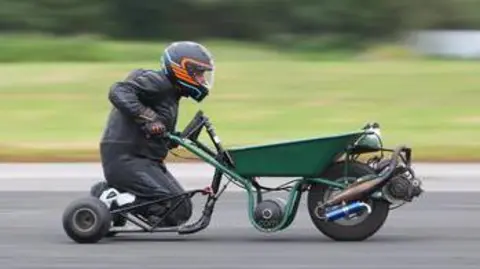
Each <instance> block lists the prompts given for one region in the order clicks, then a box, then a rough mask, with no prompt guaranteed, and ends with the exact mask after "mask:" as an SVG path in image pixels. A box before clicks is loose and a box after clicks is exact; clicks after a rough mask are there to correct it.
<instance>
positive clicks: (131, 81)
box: [108, 70, 162, 124]
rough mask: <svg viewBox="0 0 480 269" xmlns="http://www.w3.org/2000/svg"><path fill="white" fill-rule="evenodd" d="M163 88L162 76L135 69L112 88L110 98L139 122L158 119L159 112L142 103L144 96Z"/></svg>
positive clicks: (126, 113)
mask: <svg viewBox="0 0 480 269" xmlns="http://www.w3.org/2000/svg"><path fill="white" fill-rule="evenodd" d="M161 90H162V87H161V78H160V77H159V76H158V75H157V74H155V73H153V72H149V71H142V70H140V71H138V70H137V71H134V72H132V73H131V74H130V75H129V76H128V77H127V78H126V79H125V80H124V81H121V82H116V83H115V84H113V85H112V87H111V88H110V91H109V93H108V99H109V100H110V102H111V103H112V105H113V106H115V107H116V108H117V109H118V110H120V111H121V112H122V113H123V114H125V115H128V116H130V117H132V118H133V119H134V120H135V121H136V122H138V123H139V124H144V123H146V122H150V121H156V120H158V116H157V114H156V113H155V112H154V111H153V110H152V109H150V108H149V107H147V106H145V105H144V104H143V103H142V101H141V100H142V97H145V96H146V95H147V94H149V93H159V92H160V91H161Z"/></svg>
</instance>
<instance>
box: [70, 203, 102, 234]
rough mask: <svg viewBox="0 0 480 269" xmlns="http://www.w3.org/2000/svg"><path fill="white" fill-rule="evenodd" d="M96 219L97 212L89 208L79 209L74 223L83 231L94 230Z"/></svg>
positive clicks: (76, 227) (75, 214)
mask: <svg viewBox="0 0 480 269" xmlns="http://www.w3.org/2000/svg"><path fill="white" fill-rule="evenodd" d="M96 221H97V217H96V215H95V213H94V212H93V211H92V210H91V209H88V208H83V209H78V210H77V211H76V212H75V213H74V215H73V225H74V226H75V229H77V230H79V231H81V232H88V231H90V230H92V229H93V227H94V225H95V223H96Z"/></svg>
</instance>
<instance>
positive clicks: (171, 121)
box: [100, 41, 214, 226]
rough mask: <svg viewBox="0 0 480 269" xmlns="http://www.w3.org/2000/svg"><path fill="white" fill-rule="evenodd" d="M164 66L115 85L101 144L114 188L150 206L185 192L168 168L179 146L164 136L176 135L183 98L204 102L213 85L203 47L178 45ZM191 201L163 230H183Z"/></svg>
mask: <svg viewBox="0 0 480 269" xmlns="http://www.w3.org/2000/svg"><path fill="white" fill-rule="evenodd" d="M161 62H162V68H161V69H160V70H146V69H136V70H133V71H132V72H131V73H130V74H129V75H128V76H127V78H126V79H125V80H123V81H119V82H116V83H114V84H113V85H112V87H111V88H110V91H109V95H108V99H109V101H110V102H111V104H112V105H113V108H112V110H111V112H110V115H109V118H108V122H107V125H106V129H105V131H104V133H103V137H102V140H101V143H100V152H101V160H102V167H103V171H104V176H105V179H106V180H107V182H108V183H109V185H110V186H112V187H115V188H118V189H121V190H122V191H127V192H129V193H132V194H134V195H136V196H137V197H138V198H140V199H147V200H148V199H152V198H155V199H156V198H162V197H168V196H171V195H178V194H181V193H183V192H184V189H183V188H182V187H181V186H180V184H179V183H178V182H177V180H176V179H175V178H174V177H173V175H172V174H170V172H169V171H168V170H167V168H166V166H165V164H164V159H165V157H166V156H167V154H168V151H169V150H170V149H172V148H174V147H176V145H172V144H170V143H169V142H168V141H167V140H166V138H163V137H162V135H163V134H165V132H175V128H176V124H177V117H178V108H179V101H180V99H181V97H185V98H192V99H194V100H195V101H197V102H201V101H202V100H203V99H204V98H205V97H206V96H207V95H208V93H209V90H210V89H211V88H212V85H213V72H214V62H213V57H212V55H211V54H210V52H209V51H208V50H207V49H206V48H205V47H204V46H203V45H201V44H198V43H195V42H189V41H182V42H174V43H172V44H170V45H169V46H168V47H167V48H166V49H165V50H164V53H163V55H162V59H161ZM186 198H187V197H184V198H180V199H184V202H183V203H182V204H181V205H180V206H179V207H177V209H176V211H174V212H173V213H172V214H170V216H171V217H170V218H169V219H167V220H166V223H163V225H169V226H176V225H180V224H181V223H184V222H186V221H187V220H188V219H189V218H190V217H191V214H192V203H191V201H190V200H188V199H186ZM176 202H177V201H171V205H174V204H175V203H176ZM165 209H166V207H164V206H152V207H151V208H149V210H148V211H147V212H143V213H144V214H147V215H146V216H145V217H147V218H148V219H150V220H152V221H154V220H156V219H158V215H159V214H161V213H162V212H163V211H164V210H165ZM152 218H153V219H152ZM155 218H156V219H155Z"/></svg>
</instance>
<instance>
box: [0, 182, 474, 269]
mask: <svg viewBox="0 0 480 269" xmlns="http://www.w3.org/2000/svg"><path fill="white" fill-rule="evenodd" d="M83 195H84V193H82V192H46V191H44V192H0V216H1V218H2V222H0V268H5V269H7V268H8V269H10V268H11V269H13V268H19V269H20V268H25V269H27V268H45V269H53V268H59V269H60V268H61V269H68V268H78V269H80V268H81V269H85V268H105V269H107V268H116V269H123V268H125V269H126V268H128V269H132V268H168V269H176V268H191V269H200V268H208V269H213V268H219V269H220V268H222V269H223V268H242V269H243V268H248V269H253V268H254V269H259V268H272V269H274V268H288V269H291V268H312V269H313V268H315V269H319V268H325V269H327V268H338V269H347V268H357V269H358V268H365V269H366V268H368V269H372V268H382V269H387V268H389V269H392V268H396V269H397V268H398V269H400V268H402V269H403V268H432V269H443V268H444V269H447V268H448V269H450V268H452V269H466V268H471V269H473V268H479V266H480V255H479V254H478V253H479V251H480V193H475V192H470V193H441V192H432V193H425V195H424V196H423V197H421V198H420V199H418V200H416V201H415V203H412V204H409V205H406V206H405V207H403V208H400V209H397V210H395V211H392V213H391V215H390V217H389V219H388V220H387V222H386V224H385V225H384V226H383V228H382V229H381V230H380V231H379V232H378V233H377V234H376V235H374V236H373V237H372V238H370V239H369V240H367V241H364V242H356V243H346V242H344V243H342V242H334V241H331V240H329V239H328V238H326V237H324V236H323V235H321V234H320V233H319V232H317V230H316V229H315V228H314V226H313V225H312V224H311V222H310V220H309V217H308V215H307V211H306V207H305V199H303V202H302V204H301V205H300V210H299V212H298V215H297V218H296V220H295V222H294V223H293V224H292V226H291V227H290V228H289V229H288V230H286V231H284V232H280V233H274V234H263V233H260V232H258V231H257V230H255V229H254V228H253V227H252V226H250V223H249V221H248V217H247V214H246V213H247V211H246V207H245V206H246V200H245V196H244V195H243V193H238V192H229V193H225V194H224V196H223V197H222V199H221V200H220V201H219V202H218V204H217V208H216V211H215V213H214V216H213V220H212V222H211V225H210V226H209V227H208V228H207V229H206V230H204V231H201V232H199V233H198V234H193V235H186V236H179V235H176V234H123V235H118V236H117V237H116V238H112V239H106V240H103V241H101V242H100V243H98V244H95V245H79V244H76V243H73V242H72V241H71V240H70V239H69V238H68V237H67V236H66V235H65V234H64V232H63V229H62V226H61V215H62V212H63V209H64V208H65V206H66V205H67V204H68V203H69V202H70V201H72V200H73V199H75V198H77V197H81V196H83ZM195 201H196V202H203V197H201V196H199V197H198V198H197V199H195ZM197 204H198V206H197V207H196V208H195V215H194V217H198V215H199V213H200V210H201V208H200V205H201V203H197Z"/></svg>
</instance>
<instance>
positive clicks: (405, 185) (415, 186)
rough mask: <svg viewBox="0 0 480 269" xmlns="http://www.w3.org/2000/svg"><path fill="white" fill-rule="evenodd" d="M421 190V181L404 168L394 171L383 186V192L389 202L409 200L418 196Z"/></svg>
mask: <svg viewBox="0 0 480 269" xmlns="http://www.w3.org/2000/svg"><path fill="white" fill-rule="evenodd" d="M422 192H423V190H422V188H421V181H420V180H419V179H417V178H415V177H414V176H413V175H412V174H411V173H410V172H409V171H408V170H406V169H402V172H398V173H396V174H395V175H394V176H393V177H392V178H391V179H390V180H389V181H388V183H386V184H385V185H384V186H383V194H384V196H385V198H386V199H387V200H388V201H390V202H391V203H399V202H411V201H412V200H413V198H415V197H418V196H420V194H421V193H422Z"/></svg>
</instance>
